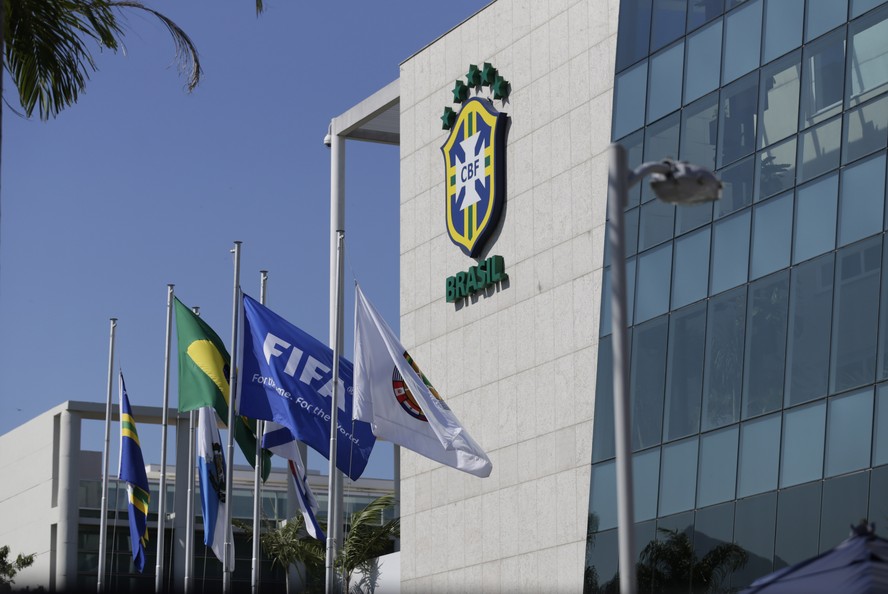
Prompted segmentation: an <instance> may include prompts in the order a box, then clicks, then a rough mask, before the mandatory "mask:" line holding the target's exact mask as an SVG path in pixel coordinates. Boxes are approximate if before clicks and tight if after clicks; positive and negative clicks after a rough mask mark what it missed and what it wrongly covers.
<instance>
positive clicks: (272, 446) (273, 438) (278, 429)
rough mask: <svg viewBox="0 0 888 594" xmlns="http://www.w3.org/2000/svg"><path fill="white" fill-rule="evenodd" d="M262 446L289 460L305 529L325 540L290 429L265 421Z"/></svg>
mask: <svg viewBox="0 0 888 594" xmlns="http://www.w3.org/2000/svg"><path fill="white" fill-rule="evenodd" d="M262 447H264V448H265V449H267V450H269V451H270V452H272V453H274V454H277V455H278V456H281V457H282V458H286V459H287V460H288V461H289V462H288V464H287V467H288V468H289V474H290V480H291V481H293V486H294V487H295V490H296V500H297V501H298V502H299V508H300V509H301V510H302V517H303V519H304V520H305V529H306V530H307V531H308V533H309V535H311V536H312V538H316V539H317V540H321V541H323V540H325V539H326V538H327V537H326V536H324V531H323V530H321V526H320V525H319V524H318V520H317V517H316V516H315V515H316V514H317V513H318V501H317V499H315V496H314V493H312V492H311V488H310V487H309V486H308V476H306V472H305V465H304V464H302V456H301V455H300V454H299V448H298V447H297V445H296V438H295V437H293V434H292V433H290V430H289V429H287V428H286V427H284V426H282V425H278V424H277V423H273V422H271V421H266V422H265V433H264V434H263V437H262Z"/></svg>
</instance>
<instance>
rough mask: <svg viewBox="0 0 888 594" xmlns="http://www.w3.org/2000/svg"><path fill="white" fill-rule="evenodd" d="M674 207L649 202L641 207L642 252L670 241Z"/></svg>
mask: <svg viewBox="0 0 888 594" xmlns="http://www.w3.org/2000/svg"><path fill="white" fill-rule="evenodd" d="M674 221H675V206H674V205H672V204H669V203H667V202H662V201H660V200H651V201H650V202H647V203H645V204H643V205H642V206H641V232H640V238H639V239H640V244H641V245H640V246H639V247H640V249H641V250H642V251H644V250H646V249H648V248H650V247H653V246H655V245H659V244H661V243H663V242H664V241H668V240H670V239H672V227H673V225H674Z"/></svg>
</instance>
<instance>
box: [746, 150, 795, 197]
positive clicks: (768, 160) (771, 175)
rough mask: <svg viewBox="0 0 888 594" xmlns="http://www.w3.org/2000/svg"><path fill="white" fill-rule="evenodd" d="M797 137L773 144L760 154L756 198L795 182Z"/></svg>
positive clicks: (784, 188)
mask: <svg viewBox="0 0 888 594" xmlns="http://www.w3.org/2000/svg"><path fill="white" fill-rule="evenodd" d="M795 167H796V139H795V138H790V139H789V140H787V141H785V142H781V143H780V144H772V145H771V146H769V147H768V148H767V149H765V150H764V151H762V152H760V153H759V154H758V168H757V169H756V170H755V174H756V180H755V192H756V194H755V196H756V198H755V199H756V200H763V199H765V198H767V197H768V196H773V195H774V194H777V193H779V192H783V191H784V190H788V189H790V188H791V187H792V186H793V185H794V184H795Z"/></svg>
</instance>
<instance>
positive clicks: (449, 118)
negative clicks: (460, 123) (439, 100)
mask: <svg viewBox="0 0 888 594" xmlns="http://www.w3.org/2000/svg"><path fill="white" fill-rule="evenodd" d="M455 121H456V112H455V111H453V110H452V109H450V108H449V107H445V108H444V114H443V115H442V116H441V129H442V130H450V129H451V128H452V127H453V122H455Z"/></svg>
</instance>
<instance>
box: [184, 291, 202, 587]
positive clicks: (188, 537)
mask: <svg viewBox="0 0 888 594" xmlns="http://www.w3.org/2000/svg"><path fill="white" fill-rule="evenodd" d="M191 311H193V312H194V315H196V316H200V308H199V307H197V306H194V307H192V308H191ZM196 421H197V412H196V411H193V410H192V411H190V412H189V413H188V479H187V480H188V495H187V497H188V501H186V502H185V514H186V517H185V594H191V592H192V591H193V588H194V583H193V582H194V466H195V464H194V426H195V422H196Z"/></svg>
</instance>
